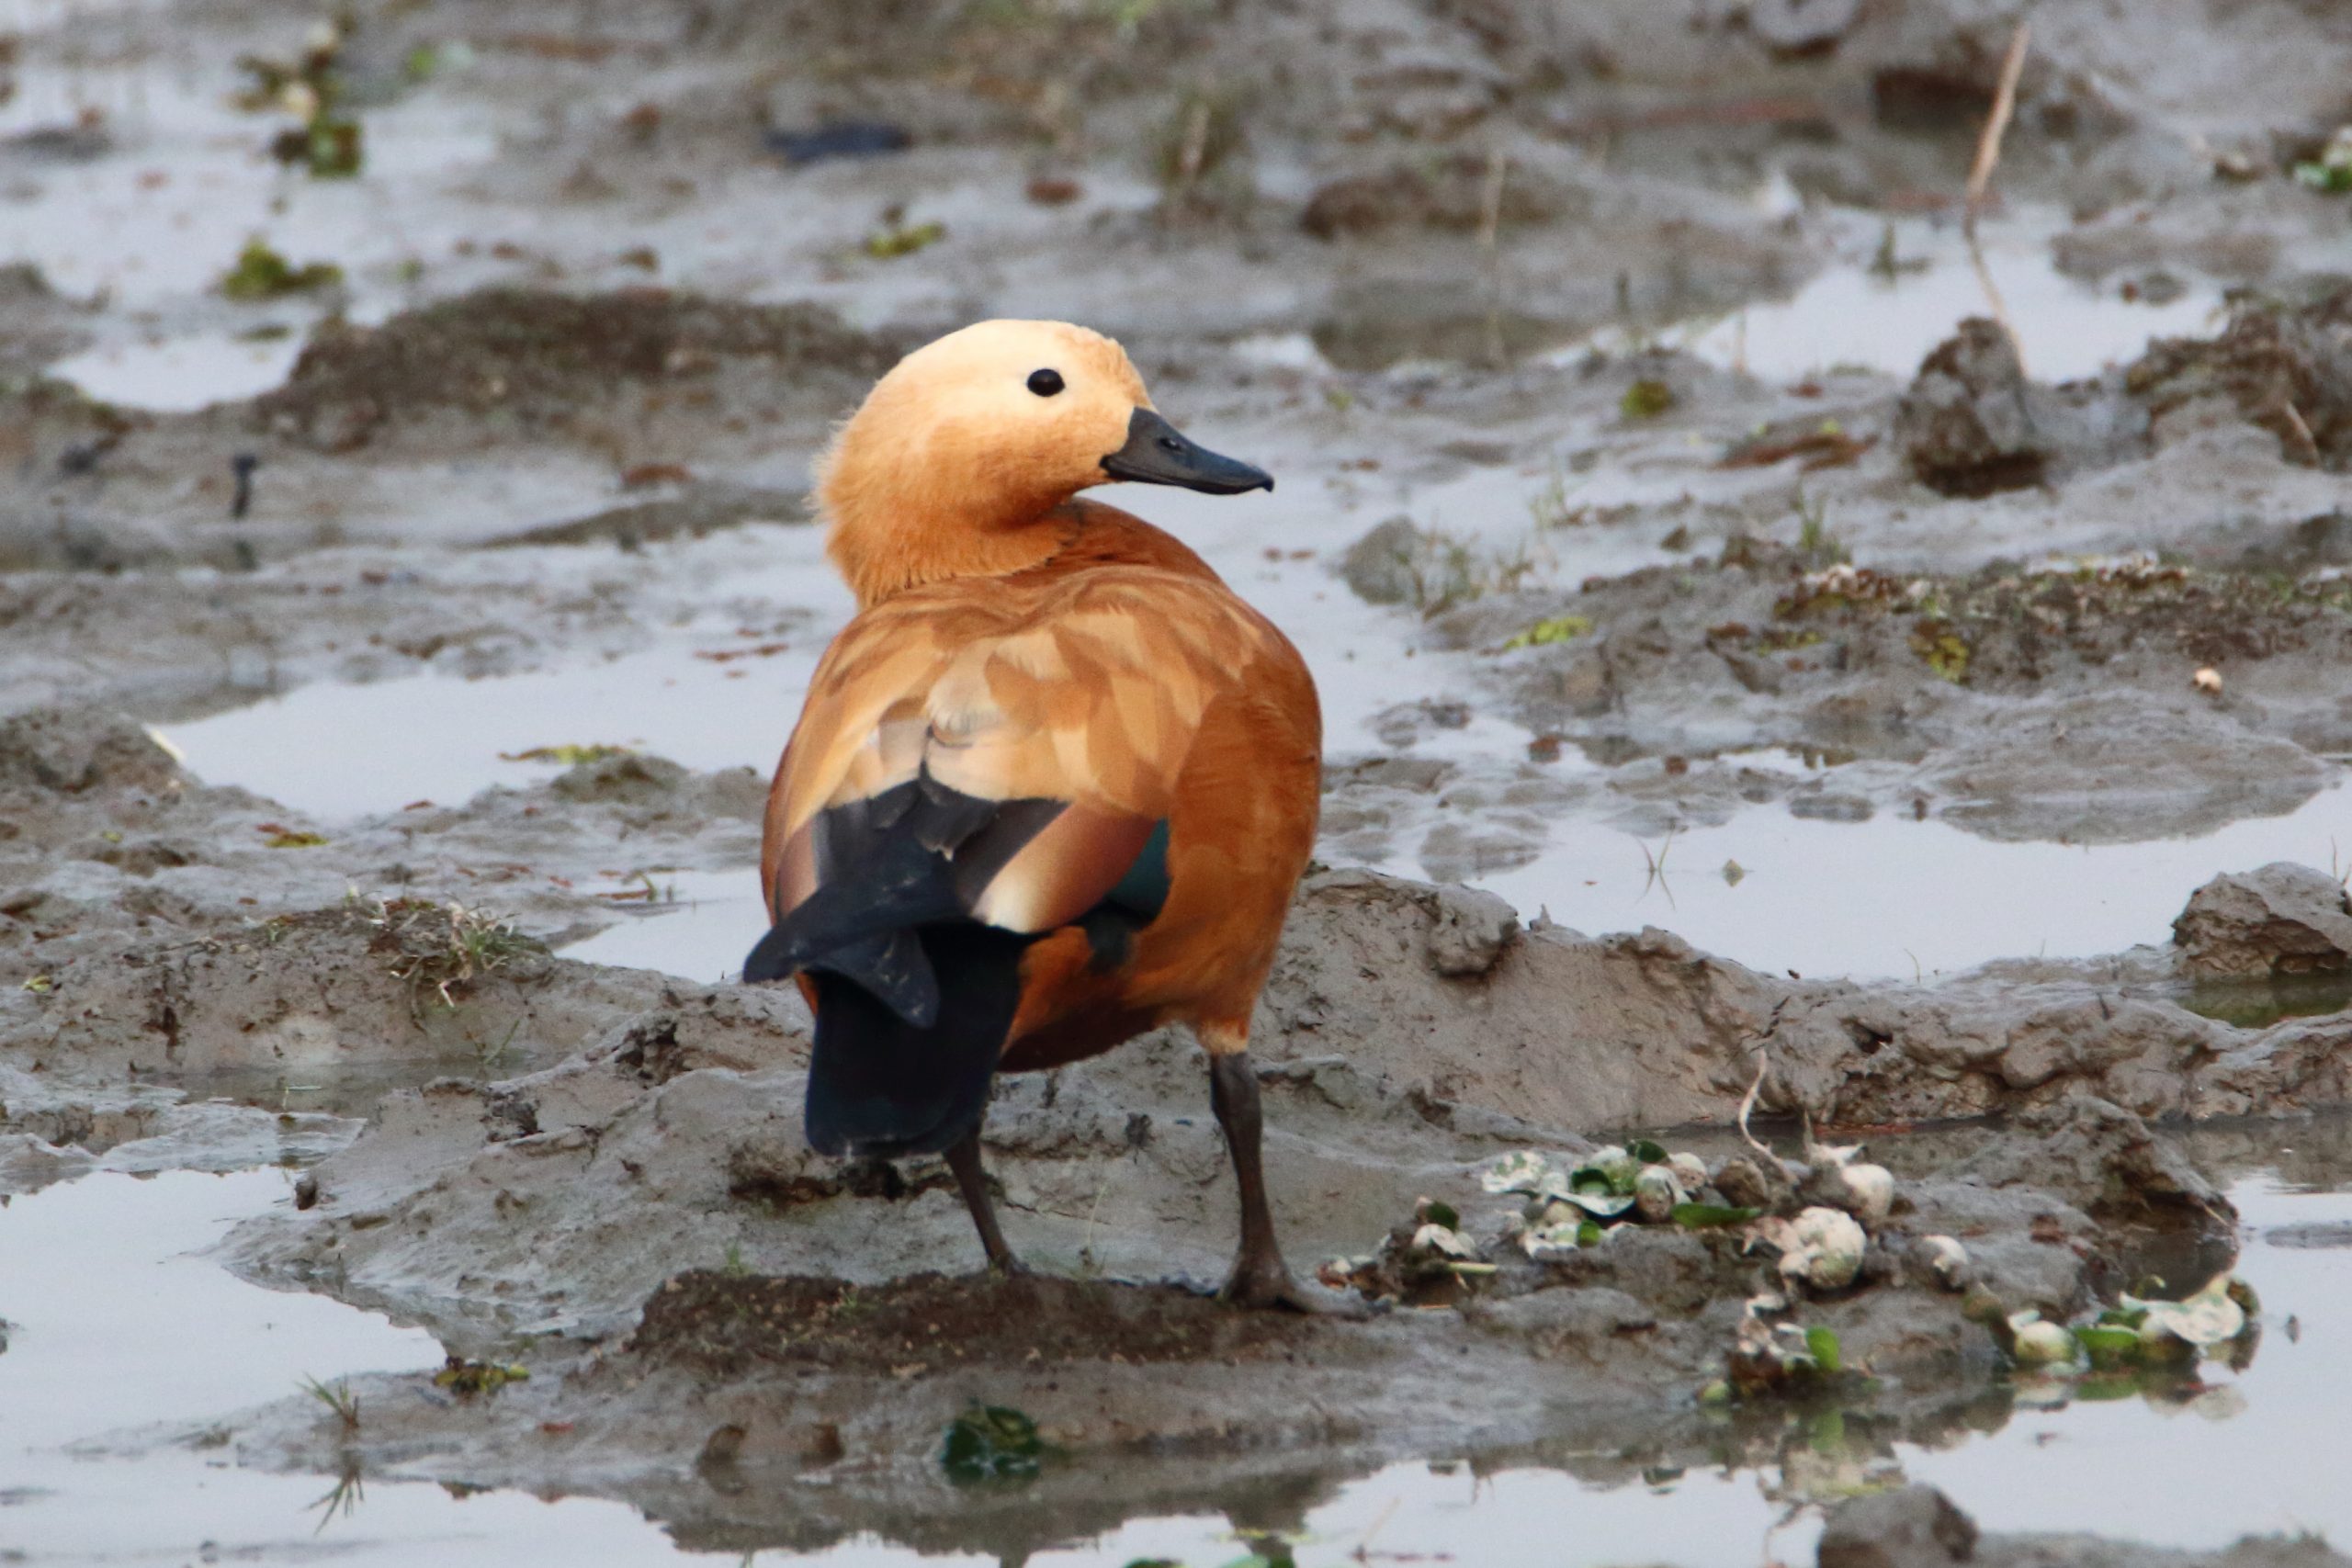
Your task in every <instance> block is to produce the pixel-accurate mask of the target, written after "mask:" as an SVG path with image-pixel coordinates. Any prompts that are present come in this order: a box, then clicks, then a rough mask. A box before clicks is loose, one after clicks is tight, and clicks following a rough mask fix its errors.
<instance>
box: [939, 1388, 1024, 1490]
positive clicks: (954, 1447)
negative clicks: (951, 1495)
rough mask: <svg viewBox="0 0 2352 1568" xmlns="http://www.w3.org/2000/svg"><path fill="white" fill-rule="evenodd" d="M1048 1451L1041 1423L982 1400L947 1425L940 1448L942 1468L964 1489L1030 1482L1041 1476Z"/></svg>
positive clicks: (1004, 1406)
mask: <svg viewBox="0 0 2352 1568" xmlns="http://www.w3.org/2000/svg"><path fill="white" fill-rule="evenodd" d="M1045 1451H1046V1445H1045V1442H1044V1440H1043V1439H1041V1438H1039V1437H1038V1436H1037V1423H1035V1421H1032V1420H1031V1419H1030V1418H1029V1417H1028V1416H1023V1414H1022V1413H1021V1412H1020V1411H1018V1410H1014V1409H1012V1408H1010V1407H1008V1406H1006V1405H1001V1404H980V1403H979V1402H978V1400H975V1401H973V1402H972V1404H971V1407H970V1408H969V1409H967V1410H966V1411H965V1412H964V1414H962V1415H961V1416H957V1417H956V1419H955V1420H953V1421H951V1422H949V1423H948V1424H947V1435H946V1438H945V1439H944V1441H943V1442H942V1443H941V1444H940V1449H939V1463H940V1468H942V1469H943V1470H944V1471H946V1472H947V1479H948V1480H950V1481H953V1482H956V1483H958V1484H960V1485H970V1484H972V1483H976V1482H984V1481H1027V1480H1030V1479H1032V1478H1034V1477H1035V1475H1036V1473H1037V1461H1038V1460H1039V1458H1040V1456H1042V1455H1043V1454H1044V1453H1045Z"/></svg>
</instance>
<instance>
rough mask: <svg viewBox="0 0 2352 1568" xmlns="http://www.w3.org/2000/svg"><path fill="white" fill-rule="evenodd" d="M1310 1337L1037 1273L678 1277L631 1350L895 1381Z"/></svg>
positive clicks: (1188, 1296)
mask: <svg viewBox="0 0 2352 1568" xmlns="http://www.w3.org/2000/svg"><path fill="white" fill-rule="evenodd" d="M1312 1334H1313V1325H1303V1324H1300V1323H1297V1322H1294V1321H1290V1320H1286V1319H1283V1318H1281V1317H1278V1316H1275V1315H1273V1314H1267V1313H1246V1312H1235V1311H1233V1310H1232V1309H1231V1308H1229V1307H1227V1306H1224V1305H1222V1304H1221V1303H1217V1302H1216V1301H1215V1300H1213V1299H1211V1298H1209V1297H1205V1296H1202V1295H1197V1294H1194V1293H1193V1292H1188V1291H1182V1290H1176V1289H1170V1288H1166V1287H1136V1286H1128V1285H1114V1284H1107V1283H1103V1282H1101V1281H1090V1280H1062V1279H1054V1278H1050V1277H1047V1276H1043V1275H1014V1276H1012V1277H1010V1278H1006V1277H1001V1276H996V1275H984V1276H979V1277H973V1278H951V1277H949V1276H946V1275H942V1274H916V1275H912V1276H910V1277H908V1278H905V1279H900V1280H892V1281H890V1282H889V1283H888V1284H885V1285H880V1286H865V1287H860V1286H856V1285H853V1284H850V1283H848V1282H847V1281H845V1280H828V1279H821V1278H815V1277H811V1276H809V1275H793V1276H786V1277H784V1278H759V1277H753V1276H741V1275H729V1274H725V1273H719V1272H714V1271H710V1270H697V1271H695V1272H692V1273H686V1274H681V1275H679V1276H678V1277H676V1278H675V1279H673V1280H669V1281H667V1282H666V1283H664V1284H663V1285H662V1288H661V1290H659V1291H657V1292H654V1294H653V1298H652V1300H650V1301H649V1302H647V1303H645V1314H644V1316H643V1318H642V1319H641V1321H640V1322H639V1325H638V1328H637V1332H636V1333H635V1334H634V1335H633V1336H631V1337H630V1338H629V1340H628V1351H629V1353H631V1354H632V1355H635V1356H639V1357H644V1358H648V1359H656V1360H663V1361H680V1362H684V1363H687V1364H690V1365H693V1366H696V1367H699V1368H702V1369H704V1370H706V1371H730V1372H740V1371H742V1370H744V1369H745V1368H747V1367H749V1366H750V1365H752V1363H754V1362H761V1361H765V1362H773V1363H778V1364H783V1365H794V1366H809V1367H825V1368H828V1369H831V1370H833V1371H857V1372H869V1373H892V1372H899V1373H903V1372H904V1370H905V1369H906V1368H907V1367H909V1366H910V1365H912V1364H916V1363H927V1364H928V1365H930V1366H933V1367H938V1366H944V1365H949V1364H953V1363H956V1362H972V1363H976V1364H988V1365H997V1366H1015V1365H1019V1364H1022V1363H1023V1362H1024V1361H1027V1360H1035V1359H1044V1358H1048V1357H1050V1358H1052V1359H1054V1360H1056V1361H1069V1360H1073V1359H1075V1360H1098V1361H1124V1362H1126V1363H1130V1364H1136V1365H1142V1364H1148V1363H1151V1362H1159V1361H1198V1360H1206V1359H1212V1358H1214V1359H1220V1360H1223V1359H1231V1358H1234V1357H1237V1356H1252V1355H1259V1354H1266V1353H1279V1352H1281V1351H1282V1350H1283V1349H1286V1348H1295V1347H1296V1346H1297V1345H1299V1344H1300V1343H1302V1342H1304V1341H1305V1340H1306V1339H1308V1338H1310V1337H1312Z"/></svg>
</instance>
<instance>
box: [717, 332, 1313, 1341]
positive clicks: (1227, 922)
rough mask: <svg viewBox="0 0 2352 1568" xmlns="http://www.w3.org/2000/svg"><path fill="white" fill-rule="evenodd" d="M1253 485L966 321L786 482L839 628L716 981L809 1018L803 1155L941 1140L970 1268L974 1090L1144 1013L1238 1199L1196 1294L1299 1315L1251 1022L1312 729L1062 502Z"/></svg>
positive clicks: (780, 773) (885, 382)
mask: <svg viewBox="0 0 2352 1568" xmlns="http://www.w3.org/2000/svg"><path fill="white" fill-rule="evenodd" d="M1114 480H1130V481H1135V482H1138V483H1143V484H1163V485H1182V486H1184V487H1185V488H1187V489H1189V490H1196V491H1209V492H1211V493H1213V494H1219V495H1230V494H1237V493H1239V492H1241V491H1250V490H1268V491H1271V490H1272V489H1273V486H1274V481H1273V480H1272V478H1270V477H1269V476H1268V475H1267V474H1265V473H1264V472H1263V471H1262V470H1261V469H1258V468H1252V467H1250V465H1249V464H1247V463H1242V462H1237V461H1235V460H1234V459H1233V458H1230V457H1219V456H1218V455H1216V453H1214V452H1209V451H1205V450H1204V449H1203V448H1201V447H1200V446H1197V445H1195V444H1194V443H1193V442H1192V441H1190V440H1188V439H1187V438H1185V437H1184V436H1183V435H1182V434H1178V432H1177V431H1176V429H1175V427H1174V426H1172V425H1170V423H1168V421H1167V420H1165V419H1163V418H1161V417H1160V415H1159V412H1157V411H1156V410H1154V409H1153V407H1152V404H1151V399H1150V398H1149V396H1148V395H1147V394H1146V392H1145V390H1144V385H1143V380H1142V378H1140V377H1139V376H1137V375H1136V369H1135V367H1134V366H1133V365H1131V364H1130V363H1129V362H1128V360H1127V356H1126V355H1125V352H1124V351H1123V350H1121V348H1120V347H1119V345H1118V344H1115V343H1114V342H1112V341H1111V340H1110V339H1109V338H1106V337H1103V336H1102V335H1101V334H1099V333H1092V332H1089V331H1087V330H1086V329H1084V328H1081V327H1075V326H1069V325H1067V324H1065V323H1062V322H1058V321H983V322H980V323H979V324H978V325H976V326H970V327H966V328H964V329H963V330H962V331H960V332H956V333H950V334H949V335H948V336H946V337H944V338H941V339H939V340H938V341H937V342H935V343H933V344H928V345H927V346H925V347H922V348H920V349H918V350H916V351H915V352H914V353H912V354H910V355H907V357H906V358H905V359H903V360H901V361H900V362H899V365H898V366H897V367H895V368H893V369H892V370H891V371H890V372H889V373H888V375H886V376H884V377H883V378H882V379H881V380H880V381H879V382H878V383H877V384H876V386H875V388H874V389H873V391H872V392H871V393H870V394H869V395H868V396H867V398H866V400H865V403H864V404H863V405H862V406H861V407H860V408H859V409H858V410H857V412H856V413H855V414H854V415H853V416H852V417H851V418H850V420H849V421H848V423H846V424H844V425H843V426H842V429H841V431H840V432H839V434H837V435H836V436H835V438H834V440H833V443H832V446H831V449H830V450H829V451H828V452H827V453H826V455H825V457H824V458H823V460H822V462H821V464H820V469H819V476H818V485H817V499H818V503H819V509H820V513H821V515H822V517H823V521H824V524H825V526H826V528H827V530H828V533H827V539H826V548H827V551H828V553H829V554H830V555H831V558H832V561H833V564H834V565H835V566H836V567H837V568H839V569H840V570H841V573H842V576H843V577H845V578H847V579H848V581H849V585H850V587H851V588H852V589H853V590H854V592H856V595H857V603H858V614H857V615H856V617H855V618H854V620H852V621H851V622H850V624H849V625H848V626H846V627H844V628H843V629H842V633H841V635H840V636H839V637H835V638H834V639H833V642H832V646H831V647H830V648H829V649H826V651H825V655H824V658H823V659H822V660H820V662H819V664H818V666H817V671H816V673H815V675H814V676H813V677H812V678H811V679H810V682H809V696H808V702H807V705H806V706H805V707H804V708H803V709H802V711H801V715H800V722H799V724H798V726H797V728H795V729H794V731H793V734H792V740H791V744H790V745H789V746H787V747H786V750H785V753H784V760H783V761H782V762H781V763H780V764H779V765H778V766H777V769H776V774H775V785H774V787H773V788H772V789H771V791H770V792H769V795H768V806H767V821H766V834H765V843H764V846H763V854H762V864H761V874H762V886H763V891H764V893H765V895H766V898H767V904H768V908H769V910H770V913H771V918H772V919H773V920H774V922H775V924H774V929H772V930H771V931H769V932H768V933H767V935H766V936H765V937H764V938H763V939H762V940H761V942H760V943H759V945H758V946H757V947H756V948H754V949H753V950H752V955H751V957H750V959H749V961H748V962H747V963H746V964H745V967H744V977H745V978H746V979H748V980H769V979H779V978H783V977H785V976H796V977H797V980H798V982H799V985H800V987H801V989H802V991H803V993H804V994H805V995H806V996H807V997H808V998H809V1006H810V1007H811V1009H812V1010H814V1012H815V1014H816V1021H817V1027H816V1043H815V1046H814V1050H813V1052H812V1055H811V1057H810V1061H809V1098H808V1114H807V1128H808V1135H809V1143H810V1145H812V1146H814V1147H815V1148H816V1149H818V1150H819V1151H820V1152H821V1153H825V1154H835V1155H851V1156H880V1157H886V1158H887V1157H891V1156H902V1155H915V1154H941V1155H944V1156H946V1161H947V1164H948V1167H949V1168H950V1169H951V1170H953V1171H954V1173H955V1176H956V1183H957V1185H958V1186H959V1187H960V1188H961V1189H962V1191H963V1195H964V1201H965V1202H966V1203H967V1205H968V1206H969V1207H970V1209H971V1212H972V1220H973V1223H974V1224H976V1225H977V1226H978V1230H979V1235H980V1241H981V1245H982V1246H983V1247H986V1248H987V1251H988V1257H989V1262H990V1264H991V1265H992V1266H994V1267H996V1268H999V1269H1011V1268H1012V1267H1014V1266H1015V1265H1014V1262H1013V1258H1012V1250H1011V1249H1010V1248H1009V1247H1007V1246H1006V1245H1005V1240H1004V1236H1003V1234H1002V1232H1001V1231H1000V1230H999V1228H998V1226H997V1223H996V1216H995V1213H994V1211H993V1209H992V1207H991V1205H990V1203H989V1196H988V1190H987V1187H986V1185H985V1179H984V1177H983V1175H982V1172H981V1168H980V1154H979V1129H980V1122H981V1120H982V1117H983V1115H984V1114H985V1112H986V1110H987V1105H988V1098H989V1085H990V1083H991V1082H992V1080H993V1078H994V1077H995V1075H996V1074H997V1073H999V1072H1022V1071H1027V1070H1031V1069H1035V1068H1044V1067H1052V1066H1060V1065H1061V1064H1063V1063H1067V1062H1074V1061H1077V1060H1080V1059H1081V1058H1083V1057H1087V1056H1091V1055H1096V1054H1098V1053H1100V1052H1103V1051H1107V1050H1109V1049H1110V1048H1111V1047H1113V1046H1114V1045H1116V1044H1118V1043H1121V1042H1122V1041H1125V1040H1127V1039H1130V1038H1132V1037H1133V1036H1135V1035H1136V1034H1138V1033H1141V1032H1144V1031H1146V1030H1148V1029H1153V1028H1156V1027H1158V1026H1159V1025H1161V1024H1166V1023H1182V1024H1185V1025H1187V1026H1189V1027H1190V1029H1191V1030H1192V1032H1193V1035H1194V1036H1195V1037H1196V1038H1197V1039H1198V1040H1199V1041H1200V1043H1201V1044H1202V1045H1203V1046H1204V1048H1205V1049H1206V1050H1207V1052H1208V1058H1209V1069H1210V1070H1209V1089H1210V1100H1211V1103H1212V1105H1213V1106H1214V1107H1215V1109H1216V1116H1217V1121H1218V1122H1219V1124H1220V1125H1221V1126H1222V1127H1223V1128H1224V1130H1225V1137H1226V1142H1227V1147H1228V1150H1229V1152H1230V1154H1231V1156H1232V1159H1233V1169H1234V1175H1235V1177H1236V1179H1237V1182H1238V1187H1239V1190H1240V1200H1241V1247H1240V1252H1239V1256H1238V1258H1237V1260H1236V1261H1235V1264H1234V1267H1233V1271H1232V1274H1231V1276H1230V1277H1229V1278H1228V1279H1227V1282H1226V1285H1225V1293H1226V1294H1227V1296H1228V1297H1230V1298H1231V1299H1233V1300H1236V1301H1238V1302H1242V1303H1251V1304H1283V1305H1289V1306H1295V1307H1313V1306H1315V1305H1317V1304H1318V1303H1317V1298H1316V1295H1315V1292H1311V1291H1305V1290H1301V1289H1300V1288H1299V1287H1298V1286H1296V1285H1295V1283H1294V1282H1293V1280H1292V1279H1291V1277H1290V1273H1289V1270H1288V1269H1286V1268H1285V1267H1284V1265H1283V1258H1282V1253H1281V1251H1280V1249H1279V1247H1277V1246H1276V1244H1275V1240H1274V1230H1273V1221H1272V1214H1271V1213H1270V1212H1269V1209H1268V1206H1267V1201H1266V1187H1265V1179H1264V1175H1263V1172H1262V1169H1261V1161H1260V1156H1259V1142H1260V1129H1261V1117H1260V1111H1259V1100H1258V1080H1257V1077H1256V1074H1255V1072H1254V1070H1253V1069H1252V1067H1251V1065H1250V1055H1249V1046H1250V1012H1251V1010H1252V1009H1253V1008H1254V1007H1255V1005H1256V1003H1257V1000H1258V993H1259V991H1260V989H1261V987H1263V986H1264V984H1265V981H1266V975H1267V972H1268V970H1269V969H1270V968H1271V967H1272V964H1273V958H1274V946H1275V942H1276V940H1277V939H1278V938H1279V937H1280V935H1281V933H1282V927H1283V915H1284V913H1285V912H1286V911H1287V909H1288V908H1289V906H1290V899H1291V894H1292V890H1293V889H1294V888H1295V886H1296V884H1297V882H1298V878H1299V874H1300V873H1301V872H1302V871H1303V870H1304V869H1305V867H1306V858H1307V852H1308V850H1309V848H1310V846H1311V845H1312V844H1313V842H1314V838H1315V822H1316V812H1317V804H1318V800H1319V795H1320V783H1321V778H1320V775H1321V757H1322V720H1321V716H1320V714H1319V712H1318V710H1317V703H1316V695H1315V682H1314V681H1313V679H1312V678H1311V677H1310V676H1309V675H1308V674H1307V671H1306V663H1305V662H1304V661H1303V660H1301V659H1300V658H1299V656H1298V651H1297V650H1296V649H1294V648H1293V647H1292V646H1291V645H1290V643H1289V641H1288V640H1287V639H1286V638H1284V637H1283V634H1282V633H1281V632H1279V631H1277V630H1275V629H1274V626H1273V625H1272V623H1271V622H1270V621H1268V620H1267V619H1266V618H1265V617H1264V616H1263V615H1260V614H1259V613H1258V612H1257V611H1255V610H1253V609H1251V608H1250V606H1249V605H1248V604H1244V603H1243V602H1242V601H1241V600H1240V599H1239V598H1238V596H1237V595H1236V594H1235V593H1234V592H1233V591H1232V590H1231V589H1229V588H1227V586H1226V585H1225V583H1224V581H1222V580H1220V579H1219V578H1218V576H1217V575H1216V572H1215V571H1213V570H1210V569H1209V567H1208V565H1207V563H1206V562H1204V561H1203V560H1202V559H1201V558H1200V557H1199V556H1197V555H1195V554H1194V553H1193V551H1192V550H1190V549H1188V548H1187V547H1184V546H1183V545H1182V544H1181V543H1179V542H1178V541H1177V540H1176V539H1175V538H1174V537H1172V536H1170V535H1168V534H1166V533H1163V532H1161V531H1160V530H1159V529H1158V528H1155V527H1153V526H1152V525H1149V524H1148V523H1145V522H1143V521H1142V520H1140V519H1139V518H1136V517H1132V516H1130V515H1128V514H1127V513H1125V512H1121V511H1118V510H1116V509H1114V508H1113V507H1109V506H1105V505H1103V504H1102V503H1100V502H1093V501H1083V500H1080V499H1078V493H1079V492H1080V491H1084V490H1089V489H1091V488H1092V487H1094V486H1096V485H1102V484H1108V483H1111V482H1113V481H1114Z"/></svg>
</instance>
